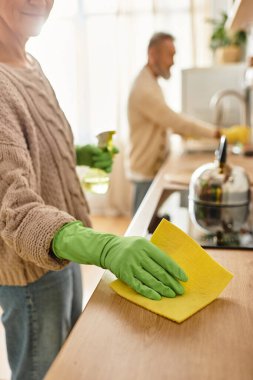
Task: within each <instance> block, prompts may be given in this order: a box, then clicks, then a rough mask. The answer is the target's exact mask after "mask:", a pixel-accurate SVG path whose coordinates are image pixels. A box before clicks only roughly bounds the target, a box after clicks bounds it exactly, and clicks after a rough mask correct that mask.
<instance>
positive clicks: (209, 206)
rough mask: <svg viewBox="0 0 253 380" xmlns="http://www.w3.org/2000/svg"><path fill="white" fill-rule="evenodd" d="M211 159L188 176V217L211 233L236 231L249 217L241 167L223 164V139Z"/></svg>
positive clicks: (247, 188) (246, 182) (245, 177)
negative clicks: (211, 161)
mask: <svg viewBox="0 0 253 380" xmlns="http://www.w3.org/2000/svg"><path fill="white" fill-rule="evenodd" d="M215 156H216V157H215V160H214V162H213V163H208V164H205V165H202V166H200V167H199V168H198V169H197V170H195V171H194V173H193V174H192V176H191V180H190V187H189V203H188V205H189V214H190V218H191V220H192V221H193V222H194V224H196V225H198V226H199V227H201V228H202V229H204V230H205V231H208V232H211V233H214V234H217V233H219V232H225V233H226V232H228V233H231V232H232V233H233V232H238V231H240V229H241V227H242V225H243V224H244V223H245V221H246V220H247V217H248V214H249V205H250V195H251V194H250V181H249V177H248V175H247V173H246V172H245V170H244V169H243V168H242V167H240V166H229V165H228V164H227V162H226V160H227V140H226V137H225V136H222V137H221V139H220V144H219V148H218V150H217V151H216V152H215Z"/></svg>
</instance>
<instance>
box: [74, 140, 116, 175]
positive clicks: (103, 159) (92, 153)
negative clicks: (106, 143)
mask: <svg viewBox="0 0 253 380" xmlns="http://www.w3.org/2000/svg"><path fill="white" fill-rule="evenodd" d="M118 152H119V150H118V149H117V148H116V147H112V149H111V150H108V149H107V148H99V147H97V146H96V145H90V144H88V145H83V146H76V161H77V165H85V166H89V167H91V168H97V169H102V170H104V171H106V172H107V173H110V172H111V171H112V163H113V156H114V154H116V153H118Z"/></svg>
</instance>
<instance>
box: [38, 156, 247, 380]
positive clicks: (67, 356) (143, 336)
mask: <svg viewBox="0 0 253 380" xmlns="http://www.w3.org/2000/svg"><path fill="white" fill-rule="evenodd" d="M212 158H213V155H209V154H199V153H198V154H186V153H175V154H172V155H171V157H170V158H169V159H168V161H167V162H166V163H165V165H164V166H163V167H162V169H161V171H160V172H159V174H158V175H157V177H156V179H155V180H154V182H153V184H152V185H151V187H150V190H149V192H148V194H147V196H146V197H145V199H144V200H143V203H142V205H141V207H140V208H139V210H138V212H137V213H136V215H135V217H134V218H133V220H132V222H131V224H130V226H129V228H128V230H127V232H126V235H142V236H145V234H146V231H147V228H148V225H149V221H150V220H151V218H152V215H153V213H154V210H155V208H156V206H157V202H158V200H159V198H160V196H161V193H162V192H163V191H164V189H170V188H171V187H174V186H175V184H176V185H177V186H178V187H182V188H185V187H186V186H187V185H188V183H189V178H190V175H191V173H192V171H193V170H194V169H195V168H196V167H198V166H200V165H201V164H203V163H205V162H210V161H211V160H212ZM229 162H231V163H234V164H237V165H241V166H244V167H245V168H246V169H247V170H248V173H249V174H250V181H251V184H253V172H252V158H244V157H242V156H233V157H229ZM208 253H209V254H210V255H211V256H212V257H213V258H214V259H215V260H217V261H218V262H219V263H221V264H222V265H224V266H225V267H226V268H227V269H228V270H230V271H231V272H232V273H234V278H233V280H232V281H231V283H230V284H229V285H228V286H227V288H226V289H225V290H224V291H223V293H222V294H221V295H220V296H219V298H218V299H217V300H215V301H214V302H212V303H211V304H210V305H209V306H207V307H205V308H204V309H203V310H201V311H200V312H198V313H196V314H195V315H193V316H192V317H191V318H189V319H188V320H186V321H185V322H183V323H182V324H177V323H175V322H172V321H170V320H168V319H165V318H163V317H161V316H158V315H156V314H153V313H151V312H149V311H147V310H145V309H143V308H141V307H139V306H137V305H134V304H132V303H130V302H128V301H127V300H125V299H123V298H121V297H120V296H118V295H117V294H115V293H114V292H113V290H112V289H111V288H110V287H109V283H110V281H112V280H113V279H114V276H113V275H112V274H111V273H110V272H108V271H106V272H105V273H104V275H103V276H102V278H101V281H100V283H99V285H98V287H97V288H96V290H95V292H94V293H93V295H92V296H91V298H90V300H89V302H88V304H87V306H86V308H85V310H84V311H83V313H82V315H81V316H80V318H79V320H78V322H77V323H76V325H75V327H74V329H73V330H72V332H71V334H70V335H69V337H68V339H67V341H66V342H65V344H64V346H63V347H62V349H61V351H60V353H59V355H58V356H57V358H56V360H55V361H54V363H53V365H52V366H51V368H50V369H49V371H48V374H47V376H46V377H45V380H59V379H61V380H69V379H71V380H82V379H85V380H89V379H90V380H114V379H115V380H116V379H117V380H129V379H138V380H144V379H145V380H151V379H159V380H162V379H164V380H165V379H166V380H167V379H173V380H196V379H201V380H214V379H215V380H226V379H230V380H238V379H242V380H252V378H253V360H252V354H253V322H252V321H253V306H252V293H253V290H252V270H253V252H252V251H240V250H218V249H212V250H208Z"/></svg>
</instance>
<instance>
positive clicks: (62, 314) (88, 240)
mask: <svg viewBox="0 0 253 380" xmlns="http://www.w3.org/2000/svg"><path fill="white" fill-rule="evenodd" d="M52 6H53V0H0V179H1V181H0V306H1V308H2V309H3V315H2V322H3V324H4V327H5V331H6V341H7V351H8V359H9V363H10V367H11V370H12V379H22V380H30V379H33V380H34V379H38V380H41V379H42V378H43V377H44V375H45V373H46V371H47V369H48V367H49V366H50V364H51V362H52V361H53V359H54V357H55V356H56V354H57V352H58V351H59V349H60V347H61V345H62V343H63V342H64V339H65V338H66V336H67V335H68V333H69V331H70V329H71V328H72V326H73V324H74V323H75V321H76V320H77V318H78V316H79V314H80V313H81V305H82V294H81V290H82V285H81V276H80V269H79V266H78V264H77V263H86V264H95V265H98V266H101V267H103V268H106V269H109V270H111V271H112V272H113V273H114V274H115V275H116V276H117V277H119V278H120V279H121V280H123V281H124V282H126V283H127V284H128V285H129V286H131V287H132V288H133V289H135V290H136V291H137V292H139V293H140V294H142V295H143V296H145V297H149V298H151V299H156V300H159V299H161V296H166V297H175V296H176V295H177V294H182V293H183V291H184V290H183V286H182V284H181V283H180V282H179V280H181V281H186V280H187V277H186V275H185V273H184V272H183V270H182V269H181V268H180V267H179V266H178V265H177V264H176V263H175V262H173V261H172V260H171V259H170V258H169V257H167V256H166V255H165V254H164V253H163V252H162V251H160V250H159V249H158V248H156V247H155V246H153V245H152V244H151V243H149V242H148V241H146V240H145V239H143V238H139V237H118V236H115V235H110V234H103V233H98V232H95V231H94V230H92V229H91V228H90V227H91V223H90V219H89V215H88V205H87V202H86V199H85V197H84V195H83V192H82V189H81V187H80V184H79V180H78V177H77V175H76V170H75V165H76V154H75V149H74V146H73V136H72V133H71V130H70V127H69V125H68V122H67V120H66V118H65V116H64V113H63V112H62V110H61V109H60V107H59V104H58V102H57V99H56V97H55V94H54V91H53V89H52V87H51V85H50V83H49V82H48V80H47V79H46V77H45V75H44V73H43V71H42V70H41V67H40V65H39V63H38V62H37V61H36V60H35V59H34V58H33V57H32V56H31V55H29V54H27V53H26V51H25V45H26V42H27V40H28V39H29V37H31V36H35V35H37V34H38V33H39V31H40V29H41V26H42V25H43V23H44V22H45V20H46V19H47V17H48V15H49V13H50V11H51V8H52ZM90 162H91V163H92V162H93V160H90ZM84 163H85V162H84Z"/></svg>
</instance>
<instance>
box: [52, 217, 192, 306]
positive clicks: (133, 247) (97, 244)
mask: <svg viewBox="0 0 253 380" xmlns="http://www.w3.org/2000/svg"><path fill="white" fill-rule="evenodd" d="M52 248H53V252H54V254H55V256H57V257H58V258H61V259H67V260H70V261H74V262H77V263H82V264H94V265H97V266H100V267H102V268H104V269H109V270H110V271H111V272H112V273H114V274H115V275H116V276H117V277H118V278H119V279H121V280H122V281H123V282H125V283H126V284H128V285H129V286H130V287H131V288H133V289H134V290H135V291H136V292H138V293H140V294H142V295H143V296H144V297H147V298H150V299H153V300H160V299H161V296H164V297H175V296H176V295H177V294H183V293H184V288H183V286H182V285H181V284H180V282H179V281H178V280H180V281H187V276H186V274H185V273H184V271H183V270H182V269H181V268H180V267H179V266H178V265H177V264H176V263H175V262H174V261H173V260H172V259H171V258H169V257H168V256H167V255H166V254H165V253H164V252H163V251H161V250H160V249H159V248H157V247H156V246H155V245H154V244H152V243H150V242H149V241H148V240H146V239H144V238H142V237H135V236H133V237H120V236H116V235H112V234H106V233H100V232H96V231H94V230H93V229H91V228H86V227H84V226H83V225H82V223H81V222H79V221H75V222H71V223H68V224H65V225H64V226H63V227H62V228H61V229H60V230H59V231H58V232H57V233H56V235H55V237H54V239H53V244H52Z"/></svg>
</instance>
